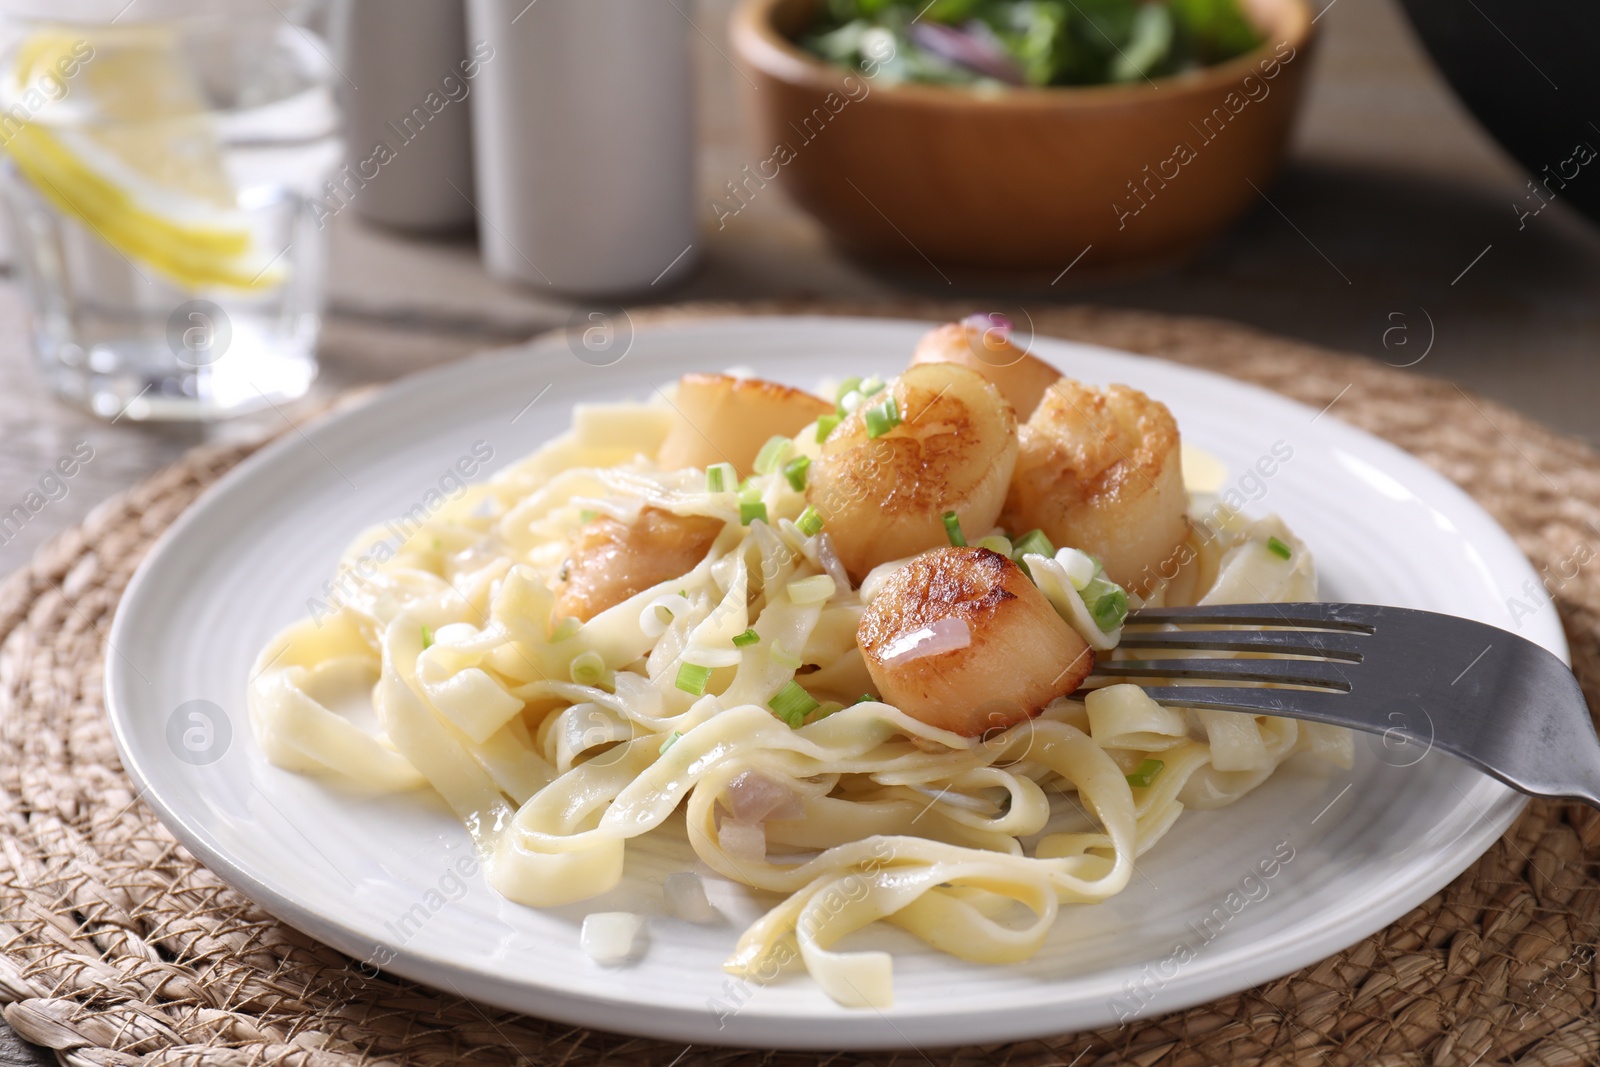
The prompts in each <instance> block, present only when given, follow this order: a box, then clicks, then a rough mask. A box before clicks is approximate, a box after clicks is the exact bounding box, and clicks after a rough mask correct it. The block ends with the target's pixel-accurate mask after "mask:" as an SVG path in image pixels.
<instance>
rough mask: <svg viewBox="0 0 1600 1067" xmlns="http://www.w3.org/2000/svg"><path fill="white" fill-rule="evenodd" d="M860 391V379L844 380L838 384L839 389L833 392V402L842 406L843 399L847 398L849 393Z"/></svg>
mask: <svg viewBox="0 0 1600 1067" xmlns="http://www.w3.org/2000/svg"><path fill="white" fill-rule="evenodd" d="M860 389H861V379H860V378H846V379H845V380H844V381H842V382H840V383H839V388H838V389H835V390H834V393H833V399H834V402H835V403H837V404H843V403H844V398H845V397H847V396H849V395H850V394H851V393H854V392H859V391H860Z"/></svg>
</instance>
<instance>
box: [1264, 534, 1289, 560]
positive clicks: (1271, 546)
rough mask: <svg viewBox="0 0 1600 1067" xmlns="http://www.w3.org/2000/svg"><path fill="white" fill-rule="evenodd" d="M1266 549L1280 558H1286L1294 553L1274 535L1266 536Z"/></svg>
mask: <svg viewBox="0 0 1600 1067" xmlns="http://www.w3.org/2000/svg"><path fill="white" fill-rule="evenodd" d="M1267 550H1268V551H1269V552H1271V553H1272V554H1273V555H1274V556H1278V557H1280V558H1282V559H1288V558H1289V557H1290V556H1292V555H1294V553H1293V552H1292V551H1290V549H1289V546H1288V545H1286V544H1284V543H1283V542H1282V541H1280V540H1278V539H1277V538H1276V537H1269V538H1267Z"/></svg>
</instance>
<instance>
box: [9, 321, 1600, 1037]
mask: <svg viewBox="0 0 1600 1067" xmlns="http://www.w3.org/2000/svg"><path fill="white" fill-rule="evenodd" d="M727 310H743V311H748V310H752V309H751V307H750V306H748V305H745V306H743V307H740V308H737V309H734V308H717V307H710V306H701V307H696V308H680V309H674V310H671V311H668V312H656V313H654V314H652V315H650V316H636V318H637V319H638V321H640V322H641V323H643V322H645V321H649V320H650V319H659V318H661V317H664V316H665V317H681V316H684V315H692V314H707V313H716V312H718V311H727ZM755 310H772V308H771V307H764V308H758V309H755ZM786 310H809V311H813V312H816V311H846V312H852V311H853V312H875V313H878V314H889V313H892V314H912V315H918V316H922V317H929V318H951V317H955V316H958V315H960V314H964V313H966V312H969V311H971V310H974V309H973V308H971V307H959V308H953V307H950V306H941V305H918V304H908V305H900V306H894V307H885V306H884V305H875V306H873V307H870V308H865V307H864V308H849V307H845V308H841V307H839V306H838V305H830V306H829V307H827V308H819V307H799V308H797V307H795V306H794V305H789V306H788V307H787V308H786ZM1034 321H1035V323H1036V326H1037V328H1038V331H1039V332H1040V333H1044V334H1052V335H1057V336H1062V337H1070V338H1075V339H1080V340H1086V341H1092V342H1096V343H1100V344H1106V345H1111V346H1114V347H1118V348H1125V349H1130V350H1132V351H1136V352H1146V353H1151V354H1154V355H1160V356H1164V357H1166V358H1168V359H1173V360H1176V361H1178V362H1182V363H1188V364H1194V365H1198V366H1204V367H1208V368H1211V369H1213V370H1218V371H1221V372H1223V373H1225V374H1229V375H1232V376H1234V377H1237V378H1241V379H1245V380H1247V381H1251V382H1255V383H1258V384H1261V385H1264V386H1266V387H1268V388H1270V389H1274V390H1276V391H1278V392H1280V393H1284V394H1286V395H1288V396H1291V397H1294V398H1295V399H1297V400H1301V401H1303V402H1305V403H1307V404H1310V405H1312V406H1314V407H1317V408H1321V407H1323V406H1324V405H1329V404H1332V412H1333V414H1335V415H1337V416H1338V417H1340V418H1343V419H1345V420H1346V421H1348V422H1351V423H1354V424H1356V425H1358V426H1361V427H1363V428H1365V429H1367V430H1370V431H1372V432H1374V433H1376V434H1379V435H1380V436H1383V437H1386V438H1388V439H1389V440H1391V441H1393V442H1394V443H1396V444H1398V445H1399V446H1401V447H1402V448H1405V449H1407V450H1408V451H1410V452H1412V453H1413V454H1415V455H1417V456H1420V457H1421V458H1422V459H1423V460H1424V461H1425V462H1427V463H1428V464H1430V465H1431V466H1433V467H1434V468H1436V469H1438V470H1439V471H1441V472H1442V473H1444V474H1445V475H1446V476H1448V477H1450V478H1452V479H1454V480H1455V481H1456V482H1457V483H1459V484H1460V485H1462V486H1463V487H1464V488H1465V489H1466V490H1467V491H1468V492H1469V493H1471V494H1472V495H1473V496H1474V497H1476V498H1477V499H1478V500H1479V501H1480V502H1481V503H1482V504H1483V505H1484V506H1485V507H1487V508H1488V509H1489V511H1490V512H1491V513H1493V515H1494V516H1495V518H1496V519H1498V520H1499V521H1500V522H1501V523H1503V524H1504V525H1505V526H1506V528H1507V529H1509V530H1510V531H1511V532H1512V534H1513V535H1514V536H1515V537H1516V539H1517V542H1518V544H1519V545H1521V547H1522V549H1523V550H1524V551H1525V552H1526V553H1527V554H1528V555H1529V556H1530V557H1531V558H1532V559H1533V561H1534V563H1535V564H1536V565H1537V566H1539V567H1540V568H1541V569H1542V568H1544V567H1552V568H1557V565H1558V564H1559V563H1561V562H1562V561H1567V560H1570V559H1571V558H1572V557H1573V552H1574V546H1576V545H1579V544H1584V545H1589V544H1600V533H1597V526H1600V456H1597V455H1596V454H1595V453H1594V452H1593V451H1592V450H1590V449H1589V448H1587V447H1586V446H1584V445H1581V444H1578V443H1576V442H1573V441H1570V440H1566V439H1563V438H1560V437H1557V436H1555V435H1553V434H1551V433H1549V432H1547V431H1545V430H1543V429H1541V428H1539V427H1538V426H1537V425H1535V424H1533V423H1532V422H1530V421H1528V420H1527V419H1524V418H1522V417H1520V416H1518V415H1516V414H1514V413H1513V412H1511V411H1509V410H1507V409H1505V408H1503V407H1500V406H1499V405H1497V404H1494V403H1492V402H1490V401H1488V400H1484V399H1479V398H1476V397H1472V396H1469V395H1468V394H1466V393H1464V392H1462V391H1461V390H1459V389H1458V388H1456V387H1455V386H1453V385H1451V384H1449V383H1447V382H1443V381H1438V380H1434V379H1430V378H1427V377H1423V376H1421V375H1419V374H1418V373H1416V372H1414V371H1399V370H1392V369H1389V368H1386V367H1383V366H1380V365H1378V364H1376V363H1373V362H1370V361H1367V360H1362V359H1358V358H1355V357H1350V356H1341V355H1335V354H1332V353H1329V352H1326V351H1323V350H1320V349H1316V348H1313V347H1311V346H1308V345H1304V344H1299V343H1295V342H1291V341H1286V340H1283V339H1281V338H1276V337H1269V336H1266V335H1263V334H1260V333H1256V332H1254V331H1250V330H1246V329H1243V328H1241V327H1237V326H1232V325H1227V324H1223V323H1217V322H1212V321H1206V320H1198V319H1178V318H1172V317H1167V316H1161V315H1155V314H1147V313H1138V312H1124V311H1108V310H1100V309H1086V308H1070V309H1055V310H1051V311H1046V312H1041V311H1038V310H1035V311H1034ZM258 446H259V442H257V443H256V444H255V445H242V446H233V447H227V448H202V449H199V450H196V451H194V452H192V453H190V454H189V455H188V456H187V457H185V459H184V460H183V461H181V462H180V463H178V464H177V465H176V466H174V467H172V468H170V469H168V470H165V471H163V472H161V473H160V474H157V475H156V476H154V477H152V478H151V479H149V480H148V481H146V482H144V483H143V484H141V485H139V486H138V487H136V488H135V489H133V490H131V491H129V492H128V493H125V494H123V495H122V496H120V497H117V498H115V499H113V500H111V501H109V502H107V503H106V504H105V505H103V506H102V507H100V508H98V509H97V510H96V511H95V512H94V513H93V514H91V515H90V516H89V518H88V519H87V520H86V521H85V522H84V524H83V525H82V526H81V527H79V528H77V529H74V530H70V531H68V532H67V533H65V534H63V535H62V536H60V537H58V538H57V539H55V540H54V541H53V542H52V543H51V544H50V545H48V546H47V547H46V548H45V549H44V550H42V551H41V552H40V553H39V555H38V556H37V558H36V559H35V560H34V562H33V563H32V565H31V566H29V567H28V568H26V569H25V570H23V571H20V572H18V573H17V574H14V575H12V576H11V577H10V578H9V579H8V580H7V581H6V582H5V583H4V585H3V586H0V641H3V643H0V1003H4V1005H5V1008H4V1015H5V1019H6V1021H7V1022H8V1023H9V1024H10V1025H11V1026H12V1027H13V1028H15V1030H16V1031H17V1032H18V1033H19V1034H21V1035H22V1036H24V1037H26V1038H28V1039H29V1040H31V1041H34V1042H36V1043H38V1044H40V1045H44V1046H47V1047H50V1048H53V1049H57V1050H59V1051H58V1056H59V1058H60V1059H61V1060H62V1062H65V1063H70V1064H82V1065H88V1064H94V1065H114V1067H134V1065H140V1067H157V1065H162V1064H180V1063H181V1064H196V1065H198V1064H204V1065H206V1067H235V1065H243V1064H254V1063H268V1062H270V1063H286V1064H294V1065H303V1067H349V1065H354V1064H374V1063H394V1064H455V1063H474V1064H476V1063H483V1064H499V1063H515V1064H529V1065H539V1067H545V1065H549V1067H557V1065H567V1067H590V1065H599V1064H603V1063H604V1064H609V1063H642V1064H654V1065H658V1067H689V1065H692V1064H708V1063H716V1064H726V1065H738V1067H743V1065H754V1064H758V1063H761V1064H765V1063H773V1064H787V1063H809V1062H817V1061H818V1060H826V1061H828V1062H834V1061H837V1062H841V1063H889V1062H894V1061H901V1062H908V1063H911V1062H914V1063H921V1062H924V1061H925V1062H927V1063H929V1064H930V1065H934V1067H944V1065H946V1064H952V1065H953V1064H967V1063H1002V1064H1016V1065H1023V1064H1029V1065H1032V1064H1038V1065H1041V1067H1042V1065H1046V1064H1051V1065H1059V1067H1068V1065H1072V1067H1090V1065H1109V1064H1121V1063H1134V1064H1140V1065H1152V1064H1158V1063H1159V1064H1170V1065H1173V1067H1188V1065H1196V1064H1234V1063H1241V1064H1280V1063H1281V1064H1323V1063H1326V1064H1337V1065H1343V1064H1351V1065H1356V1064H1376V1065H1389V1064H1394V1065H1399V1064H1430V1065H1440V1067H1448V1065H1459V1067H1472V1065H1477V1064H1483V1065H1488V1064H1518V1065H1528V1067H1534V1065H1537V1067H1565V1065H1578V1064H1593V1063H1600V1009H1597V1004H1600V962H1597V960H1596V952H1595V947H1594V946H1595V943H1596V939H1597V937H1600V816H1597V814H1596V813H1595V812H1593V811H1590V810H1589V809H1587V808H1584V807H1581V806H1578V805H1568V804H1558V803H1551V802H1544V801H1535V802H1534V803H1533V804H1532V805H1530V806H1529V808H1528V810H1527V812H1526V814H1524V815H1523V817H1522V818H1521V819H1520V820H1519V821H1518V822H1517V823H1516V825H1515V826H1514V827H1513V828H1512V829H1511V831H1510V832H1509V833H1508V834H1507V835H1506V836H1505V837H1504V838H1502V839H1501V840H1500V841H1499V842H1498V843H1496V844H1495V845H1494V847H1492V848H1491V849H1490V850H1489V851H1488V853H1487V854H1486V855H1485V856H1484V857H1483V858H1482V859H1480V860H1479V861H1478V862H1477V863H1476V864H1474V865H1473V866H1472V868H1471V869H1470V870H1469V871H1467V872H1466V873H1465V874H1464V875H1462V876H1461V877H1460V878H1458V879H1456V880H1455V881H1454V882H1453V883H1452V884H1451V885H1450V886H1449V887H1448V888H1447V889H1445V890H1444V891H1443V892H1441V893H1439V894H1438V895H1436V896H1434V897H1433V898H1432V899H1430V900H1428V901H1427V902H1425V903H1424V904H1422V905H1421V906H1419V907H1417V908H1416V909H1414V910H1413V911H1411V912H1410V913H1409V914H1408V915H1406V916H1405V917H1404V918H1403V919H1401V920H1400V921H1399V922H1397V923H1395V924H1394V925H1393V926H1390V927H1389V928H1388V929H1386V930H1383V931H1381V932H1380V933H1378V934H1375V935H1374V936H1372V937H1370V938H1368V939H1367V940H1365V941H1363V942H1361V943H1360V944H1359V945H1356V946H1355V947H1353V948H1351V949H1349V950H1347V951H1344V952H1341V953H1338V954H1337V955H1335V956H1332V957H1330V958H1329V959H1327V960H1324V961H1323V962H1321V963H1319V964H1317V965H1315V966H1313V967H1308V968H1306V969H1305V970H1302V971H1300V972H1298V973H1296V974H1293V975H1290V976H1288V977H1286V978H1283V979H1280V980H1278V981H1275V982H1269V983H1266V984H1264V985H1262V986H1260V987H1258V988H1255V989H1252V990H1250V991H1248V992H1246V993H1244V994H1241V995H1238V996H1233V997H1228V998H1226V999H1224V1000H1220V1001H1217V1002H1215V1003H1212V1004H1208V1005H1205V1006H1202V1007H1198V1008H1195V1009H1192V1010H1190V1011H1186V1012H1181V1013H1176V1014H1172V1015H1168V1016H1166V1017H1162V1018H1155V1019H1141V1020H1139V1021H1138V1022H1137V1023H1134V1024H1130V1025H1128V1026H1127V1027H1125V1028H1123V1029H1120V1030H1105V1031H1101V1032H1097V1033H1085V1034H1076V1035H1064V1036H1061V1037H1058V1038H1051V1039H1047V1040H1039V1041H1026V1042H1020V1043H1016V1044H1010V1045H1004V1046H990V1047H986V1048H971V1049H956V1050H950V1049H945V1050H932V1049H930V1050H922V1049H914V1048H911V1047H907V1048H906V1049H905V1050H903V1051H901V1052H898V1053H890V1052H884V1053H871V1054H861V1055H857V1054H847V1055H841V1056H830V1057H819V1056H816V1055H814V1054H799V1053H783V1054H774V1053H769V1052H760V1051H754V1050H738V1049H718V1048H709V1047H689V1048H686V1047H685V1046H684V1045H683V1044H681V1043H678V1044H668V1043H662V1042H655V1041H646V1040H639V1039H635V1038H626V1037H621V1036H617V1035H613V1034H608V1033H602V1032H599V1031H592V1030H584V1029H574V1028H572V1027H570V1026H565V1025H560V1024H556V1023H548V1022H544V1021H541V1020H537V1019H531V1018H527V1017H522V1016H515V1015H510V1014H507V1013H504V1012H499V1011H496V1010H494V1009H490V1008H485V1007H480V1006H478V1005H475V1004H472V1003H470V1002H467V1001H463V1000H460V999H458V998H456V997H452V996H447V995H444V994H441V993H437V992H435V991H433V990H430V989H427V988H424V987H420V986H416V985H412V984H410V983H407V982H403V981H397V980H390V979H389V978H387V977H385V976H379V977H376V978H369V977H366V976H365V975H364V974H363V972H362V971H360V970H358V969H357V968H356V966H355V965H354V964H353V963H352V962H351V961H349V960H347V959H346V958H345V957H343V956H341V955H339V954H338V953H336V952H334V951H332V950H331V949H328V948H326V947H324V946H322V945H320V944H318V943H316V942H315V941H313V940H311V939H310V938H307V937H305V936H304V935H302V934H300V933H298V932H296V931H294V930H292V929H290V928H288V927H286V926H284V925H282V924H281V923H279V922H277V921H276V920H274V919H272V918H270V917H268V916H267V915H266V914H265V913H263V912H262V911H261V910H259V909H258V908H256V907H255V906H254V905H252V904H251V903H250V902H249V901H248V900H246V899H245V898H244V897H242V896H240V895H239V894H237V893H235V892H234V891H232V890H231V889H229V888H228V887H227V886H226V885H224V884H223V882H222V881H221V880H220V879H219V878H218V877H217V876H216V875H214V874H212V873H211V872H210V871H208V870H207V869H206V868H204V867H202V866H201V865H200V864H199V863H197V862H196V861H195V860H194V858H193V857H191V856H190V855H189V854H188V853H187V852H185V851H184V850H183V849H182V848H181V847H179V846H178V845H177V844H176V843H175V842H174V841H173V839H172V838H171V837H170V836H169V835H168V834H167V832H166V831H165V830H164V829H163V828H162V826H161V825H160V823H158V822H157V821H156V818H155V816H154V815H153V814H152V813H151V812H150V810H149V809H148V808H147V807H146V806H145V805H144V804H143V803H141V802H140V801H139V799H138V798H137V797H136V796H135V795H134V793H133V790H132V787H131V785H130V783H129V781H128V779H127V777H126V776H125V775H124V774H123V771H122V769H121V766H120V764H119V763H118V760H117V755H116V751H115V749H114V748H113V745H112V741H111V736H110V731H109V729H108V727H107V723H106V718H105V714H104V710H103V706H102V700H101V680H102V667H103V651H104V643H105V642H104V637H103V635H104V633H105V632H106V630H107V628H108V627H109V625H110V622H111V617H112V613H113V611H114V610H115V608H116V606H117V600H118V598H119V596H120V595H121V593H122V590H123V589H124V587H125V586H126V584H127V582H128V579H129V577H130V575H131V574H132V572H133V569H134V567H135V566H136V565H137V564H138V562H139V560H140V558H141V557H142V556H143V555H144V553H145V552H146V551H147V550H148V548H149V546H150V544H151V543H152V541H154V539H155V538H156V536H157V535H158V534H160V533H161V531H162V530H163V529H165V528H166V527H167V526H168V524H170V523H171V522H172V520H173V519H174V518H175V517H176V516H177V515H178V514H179V513H180V512H181V511H182V510H183V509H184V508H185V507H186V506H188V504H189V503H190V502H191V501H193V500H194V499H195V497H196V496H198V495H199V494H200V493H201V492H202V491H203V490H204V489H205V488H206V487H207V486H208V485H210V484H211V483H212V482H213V481H215V480H216V479H217V478H218V477H219V476H221V475H222V474H223V473H224V472H226V471H227V470H228V469H229V468H231V467H232V466H233V465H234V464H236V463H237V462H239V460H241V459H242V458H244V456H246V455H247V454H249V452H251V451H252V450H253V449H254V448H255V447H258ZM1594 555H1600V553H1593V552H1591V553H1588V554H1586V555H1585V556H1584V558H1585V559H1587V558H1591V557H1592V556H1594ZM1570 569H1571V568H1570V566H1569V567H1568V568H1567V570H1570ZM1554 598H1555V602H1556V605H1557V607H1558V609H1559V610H1560V613H1561V616H1562V619H1563V621H1564V623H1565V625H1566V629H1567V633H1568V636H1569V637H1570V639H1571V641H1572V645H1573V660H1574V663H1575V664H1576V667H1577V671H1578V674H1579V677H1580V678H1581V679H1582V680H1583V683H1584V689H1585V692H1586V693H1588V695H1589V699H1590V703H1591V706H1600V699H1597V698H1600V567H1587V568H1584V569H1580V570H1579V572H1578V574H1577V575H1576V577H1573V578H1571V579H1570V580H1567V581H1565V582H1562V583H1560V584H1559V585H1558V586H1557V587H1556V588H1555V590H1554ZM1533 603H1535V604H1536V603H1537V602H1536V601H1535V602H1533ZM1544 610H1548V608H1545V609H1544ZM907 1036H908V1038H910V1039H911V1040H912V1041H914V1040H915V1038H916V1035H914V1034H911V1035H907Z"/></svg>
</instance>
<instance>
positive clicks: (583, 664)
mask: <svg viewBox="0 0 1600 1067" xmlns="http://www.w3.org/2000/svg"><path fill="white" fill-rule="evenodd" d="M567 673H568V674H570V675H571V676H572V680H573V681H574V682H576V683H578V684H579V685H599V684H600V683H601V682H602V681H604V680H605V676H606V661H605V660H604V659H602V658H601V657H600V653H598V652H585V653H584V654H583V655H581V656H579V657H577V658H576V659H574V660H573V661H572V666H571V667H568V668H567Z"/></svg>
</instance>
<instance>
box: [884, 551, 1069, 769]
mask: <svg viewBox="0 0 1600 1067" xmlns="http://www.w3.org/2000/svg"><path fill="white" fill-rule="evenodd" d="M856 641H857V643H858V644H859V645H860V646H861V654H862V656H863V657H864V658H865V659H866V662H867V671H868V673H870V674H871V675H872V681H873V683H874V684H875V685H876V686H877V687H878V692H879V693H881V694H882V695H883V699H884V700H885V701H886V702H887V703H890V704H893V705H894V706H895V707H897V708H899V709H900V710H901V711H903V712H905V713H906V714H907V715H910V716H911V717H912V718H914V719H918V720H920V721H922V722H925V723H927V724H928V725H929V726H933V727H936V728H938V729H941V730H950V731H952V732H954V733H958V734H962V735H964V736H966V737H981V736H983V735H985V734H987V733H990V732H991V731H995V730H1003V729H1005V728H1006V727H1009V726H1014V725H1015V724H1017V723H1019V722H1022V721H1023V720H1024V719H1028V718H1032V717H1033V716H1035V715H1037V714H1039V711H1040V709H1042V708H1043V707H1044V706H1045V705H1046V704H1048V703H1050V701H1052V700H1054V699H1055V698H1056V697H1059V696H1064V695H1065V694H1067V693H1070V692H1072V691H1073V690H1074V689H1076V688H1078V686H1079V685H1081V684H1082V683H1083V680H1084V678H1086V677H1087V676H1088V674H1089V672H1090V671H1091V670H1092V669H1093V668H1094V652H1093V651H1092V650H1091V649H1090V648H1089V646H1088V644H1087V643H1085V642H1084V640H1083V638H1082V637H1081V636H1079V634H1078V632H1077V631H1076V630H1074V629H1073V628H1072V627H1070V626H1068V625H1067V624H1066V622H1065V621H1063V620H1062V618H1061V616H1060V615H1058V614H1056V609H1055V608H1053V607H1051V606H1050V601H1048V600H1046V599H1045V596H1044V594H1043V593H1041V592H1039V590H1038V588H1037V587H1036V586H1035V585H1034V584H1033V583H1032V582H1031V581H1029V580H1028V576H1027V575H1025V574H1023V573H1022V569H1021V568H1020V567H1018V566H1017V565H1016V564H1015V563H1013V562H1011V561H1010V560H1009V559H1007V558H1006V557H1004V556H1002V555H1000V554H999V553H998V552H991V551H989V550H988V549H987V548H939V549H935V550H933V551H932V552H924V553H923V554H922V555H920V556H918V557H917V558H916V559H913V560H912V561H911V562H909V563H907V564H906V565H905V566H904V567H902V568H900V569H899V570H898V571H896V572H895V573H894V574H893V575H891V576H890V578H889V580H888V581H887V582H885V583H884V586H883V589H882V591H880V592H879V593H878V595H877V597H876V598H874V599H873V601H872V604H871V605H870V606H869V607H868V608H867V610H866V613H865V614H864V615H862V617H861V625H860V627H859V628H858V629H857V631H856Z"/></svg>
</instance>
